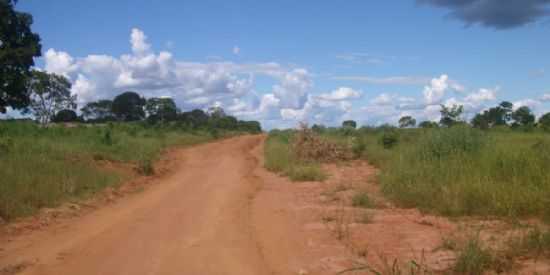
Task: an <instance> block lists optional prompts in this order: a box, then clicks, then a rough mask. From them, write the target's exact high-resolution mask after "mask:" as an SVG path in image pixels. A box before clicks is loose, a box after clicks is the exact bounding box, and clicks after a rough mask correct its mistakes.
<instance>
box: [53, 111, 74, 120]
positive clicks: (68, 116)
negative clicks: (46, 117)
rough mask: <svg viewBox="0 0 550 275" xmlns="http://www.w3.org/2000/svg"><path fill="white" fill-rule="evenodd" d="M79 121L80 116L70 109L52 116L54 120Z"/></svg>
mask: <svg viewBox="0 0 550 275" xmlns="http://www.w3.org/2000/svg"><path fill="white" fill-rule="evenodd" d="M75 121H78V116H77V115H76V112H75V111H73V110H69V109H64V110H61V111H59V112H57V114H55V116H53V118H52V122H75Z"/></svg>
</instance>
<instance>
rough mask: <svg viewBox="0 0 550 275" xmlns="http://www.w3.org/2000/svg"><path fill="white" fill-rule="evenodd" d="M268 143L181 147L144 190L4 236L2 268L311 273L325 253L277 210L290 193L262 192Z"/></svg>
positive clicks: (92, 273) (255, 139)
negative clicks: (311, 247) (312, 247)
mask: <svg viewBox="0 0 550 275" xmlns="http://www.w3.org/2000/svg"><path fill="white" fill-rule="evenodd" d="M262 145H263V137H262V136H246V137H239V138H233V139H228V140H224V141H221V142H216V143H210V144H205V145H200V146H196V147H192V148H188V149H182V150H179V151H177V159H178V163H177V165H173V166H174V167H172V170H173V171H172V172H171V173H169V174H167V175H166V176H163V177H161V178H159V179H155V180H153V182H152V183H151V185H152V186H150V188H147V190H145V191H144V192H140V193H137V194H134V195H130V196H127V197H124V198H122V199H120V200H119V201H117V202H116V203H113V204H110V205H107V206H104V207H101V208H100V209H99V210H97V211H92V212H91V213H88V214H86V215H84V216H82V217H79V218H76V219H69V220H65V221H61V222H60V223H59V224H56V225H53V226H50V227H47V228H46V229H43V230H38V231H33V232H30V233H28V234H23V235H20V236H16V237H13V238H11V239H10V240H9V241H6V240H1V241H0V270H3V271H4V272H6V273H8V272H9V271H8V270H10V269H14V270H17V268H13V267H17V266H18V265H20V264H22V265H24V266H26V267H25V268H24V269H23V270H22V271H21V272H20V273H17V274H48V275H60V274H81V275H87V274H89V275H98V274H102V275H107V274H113V275H123V274H131V275H138V274H240V275H246V274H251V275H260V274H300V273H302V274H305V271H304V269H303V268H302V267H303V266H307V265H310V264H309V263H311V262H315V261H316V259H315V258H314V257H317V256H318V255H311V254H308V252H307V250H308V248H307V245H306V241H305V240H306V238H305V236H304V235H301V234H302V233H301V231H300V228H298V223H297V222H296V221H295V220H294V216H293V214H292V213H290V212H286V213H281V211H279V208H280V205H283V206H285V205H288V203H287V202H286V201H284V200H285V198H278V197H276V196H275V197H273V196H269V193H266V194H267V195H262V196H266V197H265V199H257V197H258V194H259V192H260V190H262V188H263V186H264V185H268V184H267V183H266V182H265V178H262V177H264V176H266V175H268V174H269V173H267V172H266V171H264V170H263V168H261V161H262V160H261V156H262ZM287 199H288V198H287ZM0 239H1V238H0ZM10 266H11V267H12V268H9V267H10ZM7 267H8V268H7ZM0 273H2V272H0ZM328 273H330V274H333V273H334V272H332V271H331V272H327V274H328ZM316 274H318V273H316Z"/></svg>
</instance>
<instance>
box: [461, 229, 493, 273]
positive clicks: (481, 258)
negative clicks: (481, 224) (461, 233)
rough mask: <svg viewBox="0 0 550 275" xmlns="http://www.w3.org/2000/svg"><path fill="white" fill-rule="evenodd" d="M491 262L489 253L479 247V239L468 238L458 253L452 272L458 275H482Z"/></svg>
mask: <svg viewBox="0 0 550 275" xmlns="http://www.w3.org/2000/svg"><path fill="white" fill-rule="evenodd" d="M492 262H493V256H492V254H491V252H490V251H489V250H488V249H486V248H483V247H482V246H481V240H480V239H479V237H474V238H470V239H469V240H468V241H467V243H466V245H465V246H464V247H463V248H462V250H461V251H460V252H459V254H458V257H457V259H456V263H455V267H454V271H455V272H457V273H460V274H483V272H484V271H485V270H486V269H489V268H490V267H491V265H492Z"/></svg>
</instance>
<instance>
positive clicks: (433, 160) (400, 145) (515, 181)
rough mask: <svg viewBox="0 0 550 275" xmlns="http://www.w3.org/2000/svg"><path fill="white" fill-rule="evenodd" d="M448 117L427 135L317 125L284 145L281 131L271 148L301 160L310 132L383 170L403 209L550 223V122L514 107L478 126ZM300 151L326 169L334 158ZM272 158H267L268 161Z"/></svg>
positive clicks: (407, 124) (407, 120)
mask: <svg viewBox="0 0 550 275" xmlns="http://www.w3.org/2000/svg"><path fill="white" fill-rule="evenodd" d="M441 113H442V119H441V121H440V122H439V123H434V122H423V123H421V125H422V127H420V128H412V126H415V125H416V121H415V120H414V118H411V117H403V118H402V119H401V120H400V128H397V127H393V126H390V125H383V126H380V127H361V128H359V129H356V128H355V127H353V126H350V123H349V122H347V124H346V125H343V126H342V127H340V128H326V127H323V126H320V125H314V126H313V127H312V128H311V129H307V130H304V129H302V130H299V131H286V132H284V133H285V138H284V139H281V136H280V133H281V132H279V131H276V132H274V133H272V134H271V135H270V138H269V139H268V140H269V141H270V142H271V143H274V140H278V146H279V149H277V150H274V151H276V152H277V153H278V154H282V153H280V152H285V154H286V155H288V156H296V155H299V151H298V149H296V148H295V147H293V146H292V143H291V142H290V143H289V141H292V140H293V139H295V138H296V137H297V136H300V135H303V132H304V131H308V132H310V133H311V134H312V135H314V136H315V137H313V138H312V139H319V140H324V141H325V142H328V143H332V144H334V146H335V148H336V147H338V146H339V148H342V149H341V151H343V152H351V157H354V158H364V159H367V160H368V161H369V162H370V163H372V164H373V165H375V166H377V167H379V168H380V170H381V173H380V178H379V179H380V184H381V187H382V191H383V193H384V194H385V195H386V196H387V197H388V198H390V199H391V200H393V201H394V202H395V203H396V204H398V205H400V206H402V207H418V208H420V209H422V210H424V211H427V212H435V213H439V214H443V215H447V216H470V215H475V216H500V217H508V218H526V217H537V218H540V219H542V220H546V221H550V200H549V199H548V198H550V171H549V170H548V169H547V167H548V163H549V161H550V134H549V133H548V129H549V128H550V127H548V126H549V125H547V124H548V123H547V122H546V121H545V117H547V116H548V115H545V116H543V117H542V118H541V119H540V120H539V122H538V123H535V117H534V115H533V114H532V113H531V111H530V110H529V108H527V107H525V108H518V109H516V110H512V107H511V104H509V103H507V102H503V103H502V104H500V105H499V106H497V107H495V108H492V109H489V110H488V111H485V112H484V113H481V114H479V115H477V116H476V117H474V119H473V120H472V122H471V123H467V122H465V121H463V120H461V117H462V107H461V106H454V107H445V106H443V107H442V110H441ZM480 117H481V118H480ZM480 121H481V122H480ZM283 140H284V141H286V142H283ZM306 143H307V142H306ZM310 143H311V142H310ZM285 145H286V147H285ZM268 148H269V146H268ZM300 148H301V149H302V150H305V151H312V149H311V148H317V151H318V152H320V153H318V154H319V155H316V156H315V157H314V158H316V159H318V160H321V161H320V162H322V160H323V158H325V155H327V154H330V152H331V150H330V149H322V147H321V146H317V145H313V146H311V148H310V149H307V150H306V149H304V148H307V146H300ZM324 148H327V146H325V147H324ZM270 152H271V151H269V150H268V151H266V154H267V159H270V158H271V156H270V154H271V153H270ZM295 158H296V157H295ZM329 159H330V160H331V161H333V160H334V159H331V158H329ZM336 159H342V160H345V159H349V156H344V155H342V156H338V157H336ZM269 164H270V163H269V162H268V167H269Z"/></svg>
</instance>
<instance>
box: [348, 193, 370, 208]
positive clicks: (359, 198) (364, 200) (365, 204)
mask: <svg viewBox="0 0 550 275" xmlns="http://www.w3.org/2000/svg"><path fill="white" fill-rule="evenodd" d="M351 204H352V205H353V206H354V207H361V208H370V207H372V206H373V203H372V201H371V199H370V197H369V194H368V193H367V192H361V193H357V194H355V195H354V196H353V198H352V202H351Z"/></svg>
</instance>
